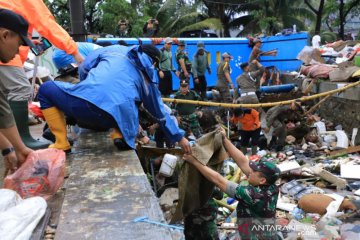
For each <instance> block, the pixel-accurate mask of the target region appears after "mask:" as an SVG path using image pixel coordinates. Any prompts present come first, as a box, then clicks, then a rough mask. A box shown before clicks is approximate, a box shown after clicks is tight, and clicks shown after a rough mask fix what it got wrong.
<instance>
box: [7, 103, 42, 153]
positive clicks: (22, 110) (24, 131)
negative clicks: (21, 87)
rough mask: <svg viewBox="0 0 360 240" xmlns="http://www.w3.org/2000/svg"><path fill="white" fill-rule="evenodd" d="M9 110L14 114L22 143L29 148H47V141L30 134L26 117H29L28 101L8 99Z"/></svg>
mask: <svg viewBox="0 0 360 240" xmlns="http://www.w3.org/2000/svg"><path fill="white" fill-rule="evenodd" d="M9 104H10V107H11V110H12V112H13V114H14V118H15V122H16V126H17V128H18V131H19V134H20V137H21V139H22V141H23V142H24V144H25V145H26V146H27V147H28V148H31V149H34V150H36V149H42V148H47V147H48V146H49V143H46V142H43V141H38V140H35V139H34V138H33V137H32V136H31V135H30V130H29V124H28V118H29V116H28V115H29V110H28V102H27V101H9Z"/></svg>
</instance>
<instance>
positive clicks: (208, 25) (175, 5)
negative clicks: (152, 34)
mask: <svg viewBox="0 0 360 240" xmlns="http://www.w3.org/2000/svg"><path fill="white" fill-rule="evenodd" d="M198 7H199V5H198V3H196V2H195V4H188V3H187V2H186V1H179V0H167V1H165V3H164V4H163V5H162V6H161V8H160V9H159V11H158V12H157V14H156V18H157V19H158V20H159V23H160V32H159V34H158V35H159V36H163V37H165V36H173V37H175V36H179V35H180V33H182V32H184V31H190V30H199V29H221V28H222V26H221V22H220V21H219V20H218V19H216V18H209V16H208V15H206V14H203V13H201V12H199V11H198Z"/></svg>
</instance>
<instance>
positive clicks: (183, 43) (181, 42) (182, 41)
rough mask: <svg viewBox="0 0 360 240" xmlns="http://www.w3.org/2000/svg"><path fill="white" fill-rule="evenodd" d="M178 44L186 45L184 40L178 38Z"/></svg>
mask: <svg viewBox="0 0 360 240" xmlns="http://www.w3.org/2000/svg"><path fill="white" fill-rule="evenodd" d="M178 46H186V43H185V41H184V40H180V41H179V43H178Z"/></svg>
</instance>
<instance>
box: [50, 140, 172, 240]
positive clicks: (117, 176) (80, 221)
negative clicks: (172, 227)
mask: <svg viewBox="0 0 360 240" xmlns="http://www.w3.org/2000/svg"><path fill="white" fill-rule="evenodd" d="M74 150H75V153H73V154H71V155H70V156H69V158H68V159H69V160H70V161H71V164H70V176H69V179H68V183H67V186H65V187H66V193H65V200H64V204H63V207H62V211H61V215H60V221H59V225H58V228H57V231H56V235H55V239H56V240H78V239H107V240H109V239H116V240H118V239H159V240H165V239H172V238H171V234H170V232H169V230H167V229H166V228H162V227H158V226H155V225H152V224H149V223H134V222H132V221H133V220H134V219H135V218H138V217H141V216H147V217H149V219H151V220H155V221H163V222H164V221H165V220H164V217H163V213H162V211H161V209H160V206H159V204H158V199H157V198H156V197H155V194H154V193H153V191H152V189H151V187H150V184H149V182H148V180H147V177H146V175H145V173H144V172H143V170H142V167H141V164H140V161H139V159H138V158H137V155H136V153H135V151H123V152H120V151H118V150H117V149H116V148H115V147H114V146H113V145H112V142H111V141H110V139H109V137H108V136H107V134H106V133H86V134H82V135H81V137H80V139H79V140H78V141H77V145H76V147H75V149H74Z"/></svg>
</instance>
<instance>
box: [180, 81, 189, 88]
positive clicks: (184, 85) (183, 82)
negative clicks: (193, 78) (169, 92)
mask: <svg viewBox="0 0 360 240" xmlns="http://www.w3.org/2000/svg"><path fill="white" fill-rule="evenodd" d="M188 85H189V82H188V81H186V80H181V81H180V86H181V87H187V86H188Z"/></svg>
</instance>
